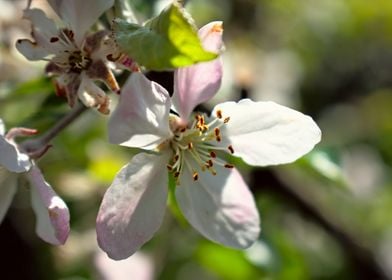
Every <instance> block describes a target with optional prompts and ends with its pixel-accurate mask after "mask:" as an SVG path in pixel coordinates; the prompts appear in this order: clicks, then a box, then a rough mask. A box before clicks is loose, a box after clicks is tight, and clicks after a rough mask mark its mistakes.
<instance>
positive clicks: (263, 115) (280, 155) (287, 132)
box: [212, 99, 321, 166]
mask: <svg viewBox="0 0 392 280" xmlns="http://www.w3.org/2000/svg"><path fill="white" fill-rule="evenodd" d="M217 110H221V111H222V114H223V117H230V121H229V122H228V123H227V124H226V125H224V126H223V127H222V129H221V134H222V138H225V139H226V141H223V142H222V143H223V144H229V143H230V144H231V145H232V146H233V148H234V151H235V153H234V155H235V156H239V157H241V158H242V159H243V160H244V161H245V162H247V163H248V164H251V165H257V166H265V165H275V164H283V163H289V162H293V161H295V160H296V159H298V158H299V157H301V156H303V155H304V154H306V153H308V152H309V151H310V150H312V149H313V147H314V145H316V144H317V143H318V142H319V141H320V139H321V131H320V129H319V127H318V126H317V124H316V123H315V122H314V121H313V120H312V118H310V117H309V116H306V115H304V114H302V113H300V112H298V111H295V110H292V109H290V108H287V107H284V106H281V105H278V104H276V103H273V102H253V101H251V100H249V99H244V100H241V101H240V102H238V103H235V102H226V103H222V104H219V105H217V106H215V108H214V110H213V113H212V114H213V115H215V112H216V111H217Z"/></svg>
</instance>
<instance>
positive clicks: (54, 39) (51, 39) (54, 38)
mask: <svg viewBox="0 0 392 280" xmlns="http://www.w3.org/2000/svg"><path fill="white" fill-rule="evenodd" d="M58 40H60V39H59V37H52V38H50V42H51V43H56V42H57V41H58Z"/></svg>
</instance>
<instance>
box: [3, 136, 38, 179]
mask: <svg viewBox="0 0 392 280" xmlns="http://www.w3.org/2000/svg"><path fill="white" fill-rule="evenodd" d="M0 166H4V167H5V168H6V169H7V170H8V171H11V172H17V173H20V172H26V171H28V170H29V169H30V167H31V162H30V159H29V156H28V155H26V154H24V153H21V152H19V150H18V148H17V147H16V145H15V144H14V143H11V142H10V141H8V140H7V139H5V138H4V137H3V136H0Z"/></svg>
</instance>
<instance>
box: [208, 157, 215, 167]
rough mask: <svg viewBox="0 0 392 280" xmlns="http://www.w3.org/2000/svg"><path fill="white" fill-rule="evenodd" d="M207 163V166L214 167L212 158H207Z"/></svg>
mask: <svg viewBox="0 0 392 280" xmlns="http://www.w3.org/2000/svg"><path fill="white" fill-rule="evenodd" d="M206 163H207V164H206V166H207V167H212V166H213V165H214V163H213V162H212V160H210V159H209V160H207V161H206Z"/></svg>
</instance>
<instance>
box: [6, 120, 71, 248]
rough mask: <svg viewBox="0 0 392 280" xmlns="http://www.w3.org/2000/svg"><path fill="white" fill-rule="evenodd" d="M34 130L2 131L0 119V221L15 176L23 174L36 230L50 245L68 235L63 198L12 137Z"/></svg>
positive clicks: (14, 183)
mask: <svg viewBox="0 0 392 280" xmlns="http://www.w3.org/2000/svg"><path fill="white" fill-rule="evenodd" d="M36 132H37V131H36V130H34V129H27V128H13V129H11V130H10V131H9V132H8V133H7V134H5V127H4V124H3V121H2V120H1V119H0V223H1V221H2V220H3V219H4V216H5V214H6V212H7V210H8V208H9V206H10V205H11V202H12V198H13V197H14V195H15V193H16V190H17V185H18V181H19V179H21V176H25V177H26V178H27V180H28V181H29V182H30V185H31V188H30V190H31V204H32V207H33V210H34V212H35V214H36V217H37V224H36V232H37V235H38V236H39V237H40V238H41V239H43V240H44V241H46V242H48V243H51V244H53V245H60V244H64V243H65V241H66V239H67V237H68V234H69V211H68V208H67V206H66V205H65V203H64V201H63V200H62V199H61V198H60V197H59V196H58V195H57V194H56V193H55V192H54V190H53V189H52V187H51V186H50V185H49V184H48V183H47V182H46V181H45V179H44V177H43V176H42V173H41V171H40V169H39V168H38V167H37V166H36V164H35V162H34V161H33V160H32V159H31V158H30V156H29V155H28V154H26V153H25V152H23V151H20V148H19V147H18V145H17V144H16V143H15V141H14V137H17V136H24V135H32V134H35V133H36Z"/></svg>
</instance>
